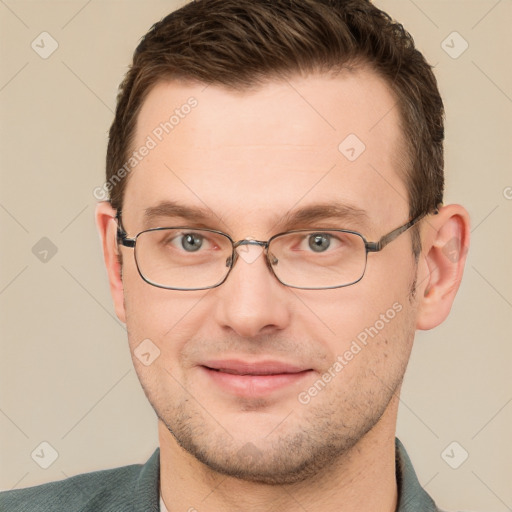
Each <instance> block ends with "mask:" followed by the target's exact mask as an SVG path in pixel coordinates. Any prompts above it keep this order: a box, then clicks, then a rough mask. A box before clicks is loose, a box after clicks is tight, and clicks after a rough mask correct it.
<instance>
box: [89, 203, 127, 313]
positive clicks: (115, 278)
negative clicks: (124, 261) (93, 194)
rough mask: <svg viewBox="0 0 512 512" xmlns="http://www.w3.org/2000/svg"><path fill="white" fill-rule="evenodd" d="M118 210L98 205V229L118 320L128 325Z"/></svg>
mask: <svg viewBox="0 0 512 512" xmlns="http://www.w3.org/2000/svg"><path fill="white" fill-rule="evenodd" d="M115 216H116V210H114V209H113V208H112V206H111V205H110V203H109V202H107V201H103V202H101V203H98V204H97V205H96V227H97V228H98V233H99V235H100V240H101V245H102V248H103V258H104V260H105V266H106V268H107V274H108V281H109V285H110V293H111V294H112V299H113V300H114V309H115V312H116V315H117V318H119V320H121V322H123V323H126V314H125V309H124V290H123V280H122V275H121V264H120V262H119V248H118V246H117V221H116V219H115Z"/></svg>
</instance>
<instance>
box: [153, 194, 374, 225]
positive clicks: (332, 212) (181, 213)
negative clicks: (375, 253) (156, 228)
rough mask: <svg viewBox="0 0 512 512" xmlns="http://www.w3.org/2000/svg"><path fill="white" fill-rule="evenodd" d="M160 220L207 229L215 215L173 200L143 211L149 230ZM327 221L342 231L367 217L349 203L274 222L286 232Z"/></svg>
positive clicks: (293, 213) (300, 212)
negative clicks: (334, 222)
mask: <svg viewBox="0 0 512 512" xmlns="http://www.w3.org/2000/svg"><path fill="white" fill-rule="evenodd" d="M162 217H169V218H173V217H174V218H177V217H178V218H182V219H184V220H185V222H194V223H195V224H198V225H202V226H203V227H208V226H211V224H212V220H213V219H214V218H217V215H215V213H214V212H213V211H212V210H211V209H209V208H203V207H190V206H186V205H184V204H180V203H178V202H176V201H162V202H160V203H158V204H157V205H155V206H150V207H148V208H146V209H145V210H144V218H143V222H144V225H145V226H146V227H150V225H151V223H152V222H153V221H154V220H156V219H159V218H162ZM328 220H330V221H336V222H341V223H343V225H340V227H341V228H346V227H349V225H351V224H356V225H357V226H358V227H361V226H365V225H366V224H367V222H368V220H369V218H368V214H367V213H366V211H365V210H362V209H361V208H357V207H355V206H353V205H350V204H344V203H332V202H329V203H316V204H312V205H308V206H305V207H304V208H299V209H295V210H290V211H289V212H287V213H286V214H285V215H284V216H282V217H281V218H280V219H279V220H278V221H277V222H276V224H275V226H276V227H277V226H278V227H279V229H280V230H283V231H288V230H291V229H299V228H300V227H307V226H312V225H313V224H315V223H321V222H325V221H328Z"/></svg>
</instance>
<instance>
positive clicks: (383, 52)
mask: <svg viewBox="0 0 512 512" xmlns="http://www.w3.org/2000/svg"><path fill="white" fill-rule="evenodd" d="M359 64H361V65H369V66H370V67H371V69H373V70H374V71H375V72H376V73H378V74H379V75H380V76H381V77H383V78H384V79H385V80H386V82H387V84H388V85H389V87H390V88H391V90H392V91H393V93H394V94H395V97H396V100H397V106H398V108H399V112H400V119H401V128H402V132H403V140H404V143H405V156H406V159H405V160H406V161H407V165H405V166H404V167H405V171H404V179H405V183H406V185H407V189H408V191H409V213H410V215H411V217H415V216H417V215H419V214H421V213H428V212H430V211H432V210H433V209H435V208H436V206H437V205H438V204H439V203H441V202H442V199H443V188H444V173H443V168H444V161H443V139H444V128H443V117H444V109H443V102H442V100H441V97H440V95H439V91H438V88H437V82H436V79H435V77H434V74H433V72H432V69H431V66H430V65H429V64H428V63H427V62H426V60H425V58H424V57H423V55H422V54H421V53H420V52H419V51H418V50H417V49H416V48H415V46H414V41H413V39H412V37H411V35H410V34H409V33H408V32H407V31H406V30H405V29H404V28H403V26H402V25H400V24H399V23H397V22H394V21H393V20H392V19H391V17H390V16H389V15H388V14H386V13H385V12H383V11H381V10H380V9H378V8H377V7H375V6H374V5H372V3H371V2H370V1H369V0H196V1H193V2H190V3H188V4H186V5H185V6H184V7H182V8H181V9H179V10H177V11H175V12H173V13H171V14H169V15H168V16H166V17H165V18H164V19H162V20H161V21H160V22H158V23H156V24H155V25H153V27H152V28H151V29H150V31H149V32H148V33H147V34H146V35H145V36H144V38H143V39H142V41H141V42H140V44H139V46H138V47H137V49H136V50H135V53H134V56H133V63H132V65H131V67H130V69H129V71H128V72H127V74H126V76H125V78H124V80H123V82H122V83H121V85H120V88H119V94H118V98H117V107H116V113H115V118H114V121H113V123H112V126H111V128H110V134H109V143H108V150H107V162H106V171H107V172H106V176H107V183H109V184H110V186H109V189H108V191H109V192H110V201H111V203H112V206H113V207H114V208H116V209H121V207H122V204H123V193H124V190H125V187H126V181H127V178H128V177H129V176H127V175H126V171H125V172H123V174H122V175H123V179H119V175H117V174H116V173H118V171H119V170H120V169H121V168H123V167H124V166H125V163H126V162H127V160H128V158H129V152H130V149H131V145H132V144H133V138H134V132H135V128H136V122H137V116H138V113H139V111H140V109H141V106H142V103H143V102H144V99H145V98H146V96H147V94H148V92H149V91H150V89H151V88H152V87H153V86H154V85H155V84H156V83H157V82H159V81H162V80H168V79H184V80H192V81H198V82H201V83H204V84H214V85H222V86H225V87H228V88H232V89H238V90H243V89H249V88H251V87H254V86H257V85H258V84H262V83H264V82H265V81H268V80H269V79H272V78H277V77H280V78H283V77H284V78H286V77H291V76H293V75H294V74H298V73H299V74H307V73H310V72H315V71H320V72H322V71H323V72H328V71H334V70H340V69H342V68H343V67H347V66H357V65H359Z"/></svg>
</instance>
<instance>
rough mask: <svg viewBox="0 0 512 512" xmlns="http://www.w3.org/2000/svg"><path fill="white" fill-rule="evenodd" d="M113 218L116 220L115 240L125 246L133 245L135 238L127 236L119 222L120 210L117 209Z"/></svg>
mask: <svg viewBox="0 0 512 512" xmlns="http://www.w3.org/2000/svg"><path fill="white" fill-rule="evenodd" d="M115 219H116V220H117V242H118V243H120V244H121V245H124V246H125V247H135V238H128V233H127V232H126V231H125V230H124V228H123V225H122V223H121V210H117V212H116V216H115Z"/></svg>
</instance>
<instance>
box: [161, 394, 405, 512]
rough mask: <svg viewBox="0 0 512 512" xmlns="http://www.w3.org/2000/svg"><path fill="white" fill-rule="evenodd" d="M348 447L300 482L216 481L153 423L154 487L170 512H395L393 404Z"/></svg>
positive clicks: (213, 473)
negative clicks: (155, 445) (157, 473)
mask: <svg viewBox="0 0 512 512" xmlns="http://www.w3.org/2000/svg"><path fill="white" fill-rule="evenodd" d="M393 402H396V403H390V404H389V407H388V408H387V410H386V412H385V413H384V415H383V416H382V418H381V420H380V421H379V422H378V423H377V425H375V427H374V428H373V429H372V430H370V431H369V432H368V433H367V434H366V435H365V436H364V437H363V438H361V439H360V440H359V442H358V443H357V444H356V445H354V447H353V448H352V449H351V450H350V451H349V452H348V453H344V454H343V455H342V456H340V457H339V458H338V460H337V461H336V463H335V464H333V465H331V466H329V467H327V468H324V469H323V470H322V471H320V472H318V473H317V474H315V475H314V476H312V477H310V478H308V479H307V480H305V481H302V482H299V483H295V484H290V485H268V484H261V483H255V482H248V481H244V480H240V479H236V478H233V477H228V476H225V475H222V474H220V473H218V472H216V471H214V470H212V469H211V468H209V467H207V466H206V465H204V464H203V463H201V462H199V461H198V460H197V459H196V458H195V457H193V456H192V455H190V454H189V453H188V452H186V451H185V450H183V449H182V448H181V447H180V446H179V445H178V444H177V442H176V440H175V439H174V437H173V436H172V434H171V433H170V432H169V430H168V429H167V428H166V426H165V425H164V424H163V422H162V421H159V424H158V432H159V442H160V482H161V493H162V497H163V500H164V502H165V504H166V506H167V508H168V509H169V511H170V512H172V511H174V510H186V511H191V512H193V511H194V510H195V511H200V512H214V511H215V512H217V511H218V510H223V511H225V512H234V511H239V510H251V511H254V512H268V511H270V510H279V511H281V512H292V511H293V512H296V511H297V510H308V512H320V511H322V512H331V511H332V512H334V511H336V512H356V511H357V512H370V511H372V512H395V510H396V506H397V500H398V497H397V494H398V493H397V483H396V474H395V426H396V410H397V405H398V404H397V402H398V399H396V400H393Z"/></svg>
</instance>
